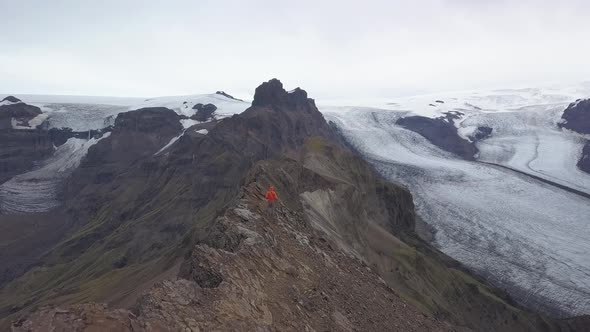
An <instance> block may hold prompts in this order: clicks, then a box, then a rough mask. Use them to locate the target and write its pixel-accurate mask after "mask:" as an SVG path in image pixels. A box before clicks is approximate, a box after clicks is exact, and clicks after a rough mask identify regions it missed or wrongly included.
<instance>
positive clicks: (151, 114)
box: [114, 107, 182, 133]
mask: <svg viewBox="0 0 590 332" xmlns="http://www.w3.org/2000/svg"><path fill="white" fill-rule="evenodd" d="M181 129H182V125H181V124H180V117H179V116H178V114H176V112H174V111H173V110H171V109H168V108H165V107H147V108H141V109H138V110H135V111H129V112H125V113H120V114H119V115H118V116H117V118H116V119H115V127H114V130H115V131H120V132H123V131H124V132H143V133H158V132H160V131H162V130H164V131H167V130H173V131H180V130H181Z"/></svg>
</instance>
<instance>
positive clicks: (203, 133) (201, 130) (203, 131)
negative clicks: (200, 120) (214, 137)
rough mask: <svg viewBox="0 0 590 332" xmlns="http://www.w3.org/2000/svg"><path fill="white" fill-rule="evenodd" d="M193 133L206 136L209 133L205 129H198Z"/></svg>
mask: <svg viewBox="0 0 590 332" xmlns="http://www.w3.org/2000/svg"><path fill="white" fill-rule="evenodd" d="M195 133H197V134H201V135H207V134H208V133H209V131H208V130H207V129H199V130H195Z"/></svg>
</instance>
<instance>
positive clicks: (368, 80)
mask: <svg viewBox="0 0 590 332" xmlns="http://www.w3.org/2000/svg"><path fill="white" fill-rule="evenodd" d="M588 2H589V1H585V0H579V1H578V0H562V1H557V0H556V1H544V0H538V1H526V0H519V1H492V0H489V1H488V0H423V1H420V0H415V1H409V0H408V1H394V0H388V1H371V0H365V1H346V0H334V1H332V0H329V1H321V0H314V1H307V0H296V1H279V0H268V1H267V0H258V1H256V0H254V1H243V0H241V1H229V0H216V1H150V0H143V1H125V0H118V1H110V0H103V1H83V0H76V1H73V0H72V1H61V0H51V1H47V0H37V1H32V0H19V1H9V0H0V13H2V17H1V18H0V92H2V93H15V94H17V93H38V94H85V95H114V96H161V95H177V94H193V93H206V92H213V91H215V90H226V91H228V92H229V93H232V92H233V93H235V94H238V95H243V94H247V93H251V92H252V91H253V90H254V88H255V87H256V86H257V85H258V84H259V83H261V82H262V81H265V80H268V79H269V78H272V77H277V78H279V79H281V80H282V81H283V83H285V85H286V86H287V87H288V88H293V87H296V86H301V87H302V88H304V89H306V90H308V92H309V93H310V95H311V96H313V97H320V98H339V97H350V96H351V95H358V96H359V97H392V96H399V95H408V94H419V93H429V92H436V91H447V90H467V89H477V88H491V87H498V88H500V87H522V86H538V85H539V84H541V83H545V82H576V81H583V80H588V79H589V78H590V43H589V42H588V36H589V35H590V19H588V13H590V4H588Z"/></svg>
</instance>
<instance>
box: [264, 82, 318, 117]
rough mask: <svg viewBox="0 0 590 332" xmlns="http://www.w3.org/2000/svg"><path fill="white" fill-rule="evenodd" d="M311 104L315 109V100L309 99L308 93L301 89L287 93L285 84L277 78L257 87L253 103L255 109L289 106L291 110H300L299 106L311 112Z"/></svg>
mask: <svg viewBox="0 0 590 332" xmlns="http://www.w3.org/2000/svg"><path fill="white" fill-rule="evenodd" d="M310 104H312V105H313V106H314V108H315V104H314V103H313V100H311V99H308V98H307V92H305V91H304V90H302V89H300V88H296V89H295V90H293V91H291V92H287V91H285V89H284V88H283V83H281V81H279V80H277V79H276V78H273V79H272V80H270V81H268V82H264V83H262V84H261V85H260V86H259V87H257V88H256V92H255V94H254V100H253V101H252V106H253V107H254V106H258V107H269V106H270V107H277V106H278V107H280V106H288V107H289V108H293V107H295V108H299V107H298V106H304V109H307V110H309V108H310Z"/></svg>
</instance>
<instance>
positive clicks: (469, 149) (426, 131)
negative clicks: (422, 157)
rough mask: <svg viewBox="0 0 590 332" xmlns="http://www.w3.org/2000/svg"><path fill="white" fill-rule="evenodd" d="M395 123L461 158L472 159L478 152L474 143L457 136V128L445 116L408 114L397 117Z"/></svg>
mask: <svg viewBox="0 0 590 332" xmlns="http://www.w3.org/2000/svg"><path fill="white" fill-rule="evenodd" d="M396 123H397V124H398V125H400V126H402V127H404V128H407V129H409V130H412V131H415V132H416V133H418V134H420V135H422V136H424V138H426V139H427V140H429V141H430V142H431V143H432V144H434V145H436V146H438V147H439V148H441V149H443V150H445V151H448V152H451V153H453V154H455V155H457V156H460V157H462V158H463V159H466V160H474V159H475V158H474V156H475V155H476V154H477V152H478V151H477V148H476V147H475V145H474V144H472V143H471V142H469V141H467V140H465V139H463V138H461V136H459V134H458V133H457V128H456V127H455V125H454V124H453V122H452V121H449V119H447V117H440V118H428V117H424V116H409V117H404V118H400V119H398V120H397V122H396Z"/></svg>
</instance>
